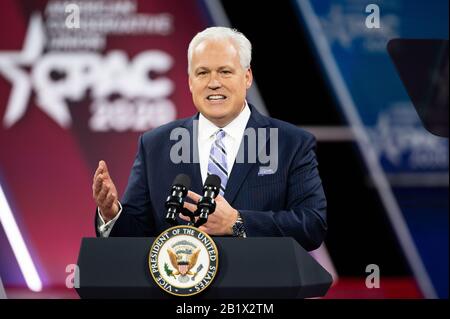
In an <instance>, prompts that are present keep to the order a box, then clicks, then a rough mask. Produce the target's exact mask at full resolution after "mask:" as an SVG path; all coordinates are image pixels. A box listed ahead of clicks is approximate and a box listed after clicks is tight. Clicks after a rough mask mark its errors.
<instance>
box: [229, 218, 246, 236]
mask: <svg viewBox="0 0 450 319" xmlns="http://www.w3.org/2000/svg"><path fill="white" fill-rule="evenodd" d="M231 231H232V233H233V237H247V236H246V234H245V226H244V220H243V219H242V217H241V214H240V213H239V212H238V218H237V220H236V222H235V223H234V225H233V226H232V227H231Z"/></svg>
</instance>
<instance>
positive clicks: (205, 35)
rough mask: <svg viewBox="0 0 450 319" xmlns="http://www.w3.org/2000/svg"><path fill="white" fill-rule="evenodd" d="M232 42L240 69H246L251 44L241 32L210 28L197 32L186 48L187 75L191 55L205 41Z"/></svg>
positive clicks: (250, 55)
mask: <svg viewBox="0 0 450 319" xmlns="http://www.w3.org/2000/svg"><path fill="white" fill-rule="evenodd" d="M224 39H229V40H231V41H233V43H234V45H235V46H236V49H237V51H238V54H239V61H240V63H241V66H242V68H244V69H248V68H249V67H250V62H251V60H252V44H251V43H250V41H249V40H248V39H247V38H246V37H245V35H243V34H242V33H241V32H239V31H237V30H236V29H231V28H226V27H211V28H206V29H205V30H203V31H202V32H199V33H197V34H196V35H195V37H194V38H192V40H191V42H190V43H189V48H188V73H190V70H191V61H192V55H193V54H194V50H195V48H196V47H197V46H198V45H199V44H200V43H202V42H203V41H205V40H224Z"/></svg>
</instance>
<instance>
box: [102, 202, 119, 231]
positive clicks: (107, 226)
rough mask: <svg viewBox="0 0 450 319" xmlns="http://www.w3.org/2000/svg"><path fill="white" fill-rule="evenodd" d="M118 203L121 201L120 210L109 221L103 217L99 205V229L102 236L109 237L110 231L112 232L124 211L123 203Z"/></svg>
mask: <svg viewBox="0 0 450 319" xmlns="http://www.w3.org/2000/svg"><path fill="white" fill-rule="evenodd" d="M118 203H119V212H118V213H117V215H116V216H115V217H114V218H113V219H111V220H110V221H109V222H105V220H104V219H103V217H102V214H101V213H100V208H98V207H97V230H98V232H99V233H100V236H101V237H109V233H110V232H111V230H112V228H113V226H114V224H115V223H116V221H117V219H118V218H119V216H120V214H121V213H122V204H120V202H118Z"/></svg>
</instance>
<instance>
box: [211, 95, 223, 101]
mask: <svg viewBox="0 0 450 319" xmlns="http://www.w3.org/2000/svg"><path fill="white" fill-rule="evenodd" d="M224 99H225V96H223V95H210V96H208V100H224Z"/></svg>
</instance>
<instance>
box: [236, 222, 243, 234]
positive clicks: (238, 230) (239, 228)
mask: <svg viewBox="0 0 450 319" xmlns="http://www.w3.org/2000/svg"><path fill="white" fill-rule="evenodd" d="M243 233H244V224H243V223H239V222H238V223H235V224H234V225H233V236H241V235H242V234H243Z"/></svg>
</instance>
